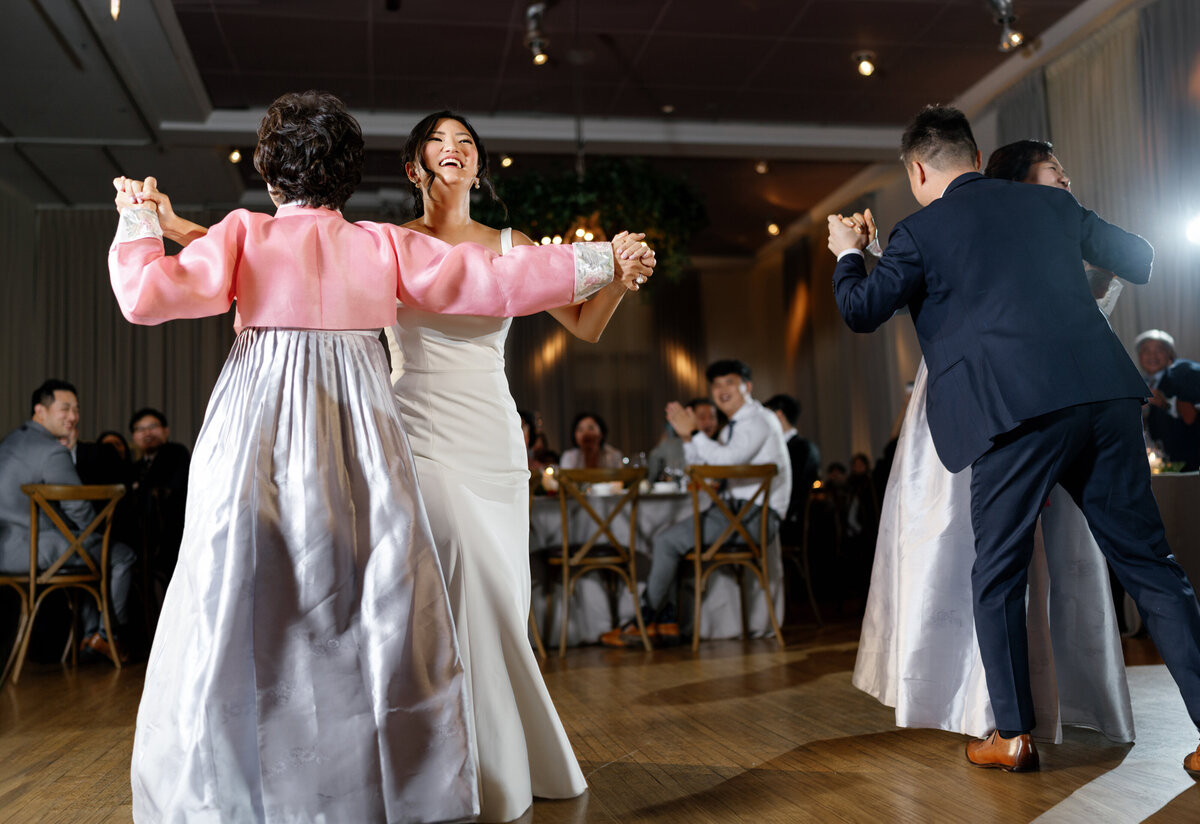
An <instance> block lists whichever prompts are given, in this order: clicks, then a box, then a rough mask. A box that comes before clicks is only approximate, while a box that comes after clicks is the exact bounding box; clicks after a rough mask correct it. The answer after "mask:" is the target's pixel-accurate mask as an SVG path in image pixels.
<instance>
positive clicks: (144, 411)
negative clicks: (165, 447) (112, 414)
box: [129, 406, 169, 432]
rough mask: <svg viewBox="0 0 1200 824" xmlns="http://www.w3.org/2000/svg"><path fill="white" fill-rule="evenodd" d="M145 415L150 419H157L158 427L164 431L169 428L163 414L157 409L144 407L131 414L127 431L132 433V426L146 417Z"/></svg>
mask: <svg viewBox="0 0 1200 824" xmlns="http://www.w3.org/2000/svg"><path fill="white" fill-rule="evenodd" d="M147 415H149V416H150V417H152V418H157V419H158V423H159V425H160V426H162V427H163V428H164V429H165V428H166V427H167V426H169V424H168V423H167V416H166V415H164V414H163V413H161V412H159V411H158V410H157V409H154V408H152V407H149V406H144V407H142V408H141V409H139V410H138V411H136V412H134V413H133V416H132V417H130V419H129V431H130V432H132V431H133V427H134V425H135V424H136V423H137V422H138V421H140V420H141V419H142V418H144V417H146V416H147Z"/></svg>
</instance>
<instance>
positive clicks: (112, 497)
mask: <svg viewBox="0 0 1200 824" xmlns="http://www.w3.org/2000/svg"><path fill="white" fill-rule="evenodd" d="M21 491H22V492H24V493H25V494H26V495H28V496H29V570H30V576H31V577H33V576H35V575H36V576H37V579H38V580H39V581H45V580H46V579H48V578H50V577H52V576H54V575H56V574H57V573H58V572H59V570H61V569H62V567H63V566H64V565H65V564H67V563H70V562H71V561H72V560H73V559H78V560H79V561H80V562H82V563H83V565H84V566H85V567H86V568H87V570H88V571H89V573H90V574H91V575H94V576H96V577H97V578H99V577H100V570H101V569H102V568H104V567H105V566H107V564H108V558H107V555H108V538H109V533H110V532H111V531H112V516H113V512H114V511H115V510H116V508H117V502H118V501H119V500H121V496H123V495H124V494H125V487H124V486H122V485H121V484H95V485H79V484H23V485H22V486H21ZM58 501H107V503H106V504H105V505H104V506H102V507H100V509H99V512H97V513H96V516H95V517H94V518H92V520H91V521H90V522H89V523H88V524H86V525H85V526H84V527H83V528H81V529H80V530H79V531H78V532H76V531H75V530H73V529H72V528H71V527H70V526H69V525H68V524H67V522H66V521H65V520H64V519H63V516H62V513H60V512H59V510H58V509H57V508H55V507H54V506H53V503H55V502H58ZM39 510H41V512H42V513H43V514H45V515H46V517H47V518H49V520H50V523H52V524H54V526H55V527H57V529H58V531H59V532H60V533H62V536H63V537H64V538H66V540H67V549H66V551H64V552H63V553H62V554H61V555H59V556H58V558H56V559H55V560H54V561H53V563H51V564H50V566H49V567H47V568H46V569H45V570H42V571H40V572H38V571H37V570H38V528H39V526H40V523H41V519H40V518H39V517H38V511H39ZM101 527H103V529H104V532H103V536H102V539H103V550H102V553H101V566H97V564H96V561H95V560H93V559H92V556H91V555H89V554H88V552H87V550H86V548H85V546H84V542H85V541H86V540H87V539H88V538H89V537H90V536H91V535H92V534H93V533H94V532H96V530H98V529H100V528H101Z"/></svg>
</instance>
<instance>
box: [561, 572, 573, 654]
mask: <svg viewBox="0 0 1200 824" xmlns="http://www.w3.org/2000/svg"><path fill="white" fill-rule="evenodd" d="M570 604H571V567H570V566H568V564H567V563H566V559H563V580H562V631H561V632H560V633H559V640H558V657H559V658H566V657H567V618H568V617H569V616H570Z"/></svg>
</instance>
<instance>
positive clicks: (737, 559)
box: [684, 464, 783, 651]
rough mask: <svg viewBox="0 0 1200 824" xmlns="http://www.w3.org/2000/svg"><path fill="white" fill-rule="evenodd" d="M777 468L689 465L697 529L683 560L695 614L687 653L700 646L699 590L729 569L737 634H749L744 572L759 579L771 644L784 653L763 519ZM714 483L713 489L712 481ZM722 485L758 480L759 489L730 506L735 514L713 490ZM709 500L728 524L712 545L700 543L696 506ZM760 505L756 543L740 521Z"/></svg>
mask: <svg viewBox="0 0 1200 824" xmlns="http://www.w3.org/2000/svg"><path fill="white" fill-rule="evenodd" d="M778 471H779V470H778V469H777V468H776V466H775V464H735V465H731V466H715V465H705V464H697V465H693V466H689V467H688V471H687V472H688V478H689V479H690V480H691V483H690V484H688V489H689V491H690V492H691V496H692V519H693V522H694V523H695V528H696V539H695V540H696V543H695V548H694V549H693V550H692V551H691V552H689V553H688V554H687V555H685V556H684V560H685V561H691V562H692V568H693V570H694V571H695V581H696V584H695V596H694V597H695V611H694V615H693V621H692V651H696V650H698V649H699V648H700V604H701V601H702V600H703V595H704V587H705V585H706V584H707V583H708V578H709V576H710V575H712V573H713V571H714V570H716V569H718V568H720V567H723V566H732V567H734V570H735V571H736V572H737V582H738V598H739V600H740V601H741V602H742V603H741V607H742V636H743V637H746V636H748V635H749V621H748V619H747V614H746V603H745V595H744V593H743V590H742V576H743V571H744V570H745V569H749V570H750V571H751V572H753V573H754V575H755V577H756V578H758V582H759V584H760V585H761V586H762V591H763V597H764V598H766V600H767V615H768V616H770V618H771V628H772V629H774V630H775V640H776V641H777V642H778V643H779V648H780V649H783V633H782V632H781V631H780V629H779V621H778V619H777V618H776V617H775V603H774V601H773V600H772V598H771V588H770V586H769V585H768V584H769V575H768V573H767V552H766V547H767V543H768V541H767V540H766V537H767V519H768V516H769V514H770V507H769V506H768V504H769V503H770V498H771V481H772V480H773V479H774V478H775V475H776V473H777V472H778ZM714 481H715V482H717V483H716V484H715V485H714V483H713V482H714ZM722 481H725V482H728V481H757V482H758V488H757V489H755V490H754V494H753V495H752V496H750V497H749V498H747V499H745V500H743V501H740V502H735V503H734V505H735V506H736V505H737V504H738V503H740V506H739V507H738V509H737V511H736V512H735V511H734V508H733V506H731V505H730V503H729V502H727V501H726V499H725V498H724V497H722V495H721V493H720V491H719V490H718V486H719V485H720V483H721V482H722ZM705 500H711V501H712V506H714V507H716V508H717V509H718V510H719V511H720V512H721V513H722V514H723V515H724V516H725V518H726V519H727V520H728V521H729V523H728V524H727V525H726V527H725V529H724V530H723V531H722V532H721V534H720V535H718V536H717V539H716V540H715V541H713V542H712V543H709V544H706V543H705V540H704V526H703V521H702V519H701V502H702V501H705ZM756 504H757V505H759V506H760V511H759V513H758V515H759V518H760V522H759V529H758V534H759V536H760V540H755V539H754V537H753V536H752V535H751V534H750V530H749V528H748V527H747V525H746V523H745V519H746V518H747V517H748V516H749V515H750V511H751V510H752V509H753V508H754V506H755V505H756Z"/></svg>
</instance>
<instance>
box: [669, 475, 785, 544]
mask: <svg viewBox="0 0 1200 824" xmlns="http://www.w3.org/2000/svg"><path fill="white" fill-rule="evenodd" d="M687 473H688V478H689V479H690V480H691V483H689V484H688V491H689V492H690V493H691V496H692V517H693V518H694V519H695V524H696V540H697V544H696V548H697V550H699V551H701V552H702V556H701V557H702V559H703V560H709V559H711V558H712V557H713V556H714V555H716V553H718V552H720V551H721V549H722V548H724V547H726V546H727V545H728V546H733V545H737V546H739V547H745V548H746V549H747V550H748V551H749V552H750V553H751V554H753V555H754V556H755V557H761V556H762V554H763V550H762V541H756V540H754V538H753V537H752V536H751V535H750V531H749V530H748V529H747V528H746V524H745V519H746V518H747V517H748V516H749V515H750V511H751V510H752V509H753V508H754V507H755V505H758V506H760V507H761V509H760V512H759V514H760V516H761V518H762V524H761V527H760V530H759V533H758V534H759V535H761V536H764V537H765V536H766V534H767V516H768V514H769V512H770V507H769V504H770V500H771V481H773V480H774V478H775V476H776V475H777V474H778V473H779V468H778V467H776V466H775V464H732V465H728V466H718V465H715V464H694V465H692V466H689V467H688V470H687ZM714 481H715V482H716V483H713V482H714ZM722 481H726V482H727V481H758V487H757V488H756V489H755V490H754V492H753V494H751V496H750V497H749V498H746V499H744V500H738V501H732V500H728V499H726V498H725V497H724V496H722V495H721V491H720V489H719V487H720V485H721V482H722ZM705 500H711V501H712V505H713V506H715V507H716V508H717V509H718V510H719V511H720V512H721V513H722V514H724V516H725V518H726V519H727V520H728V521H729V524H728V525H727V526H726V527H725V529H724V530H723V531H722V532H721V534H720V535H719V536H718V537H717V539H716V540H715V541H713V542H712V543H711V544H709V545H708V546H707V547H704V548H702V546H701V544H702V542H701V538H700V536H701V529H700V510H701V506H700V504H701V501H705ZM735 510H736V511H735ZM735 533H736V534H737V535H738V536H739V538H740V540H737V539H733V537H734V535H735ZM731 539H733V540H731Z"/></svg>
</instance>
